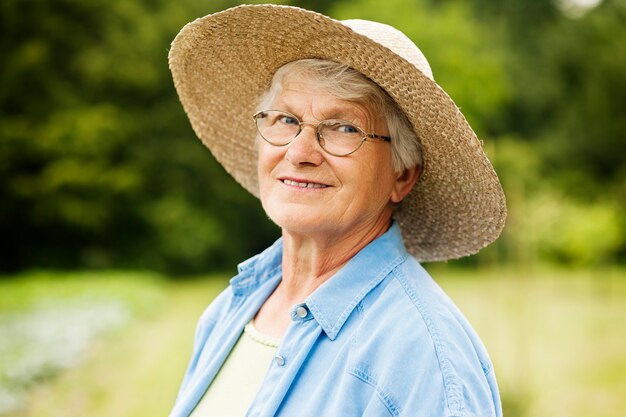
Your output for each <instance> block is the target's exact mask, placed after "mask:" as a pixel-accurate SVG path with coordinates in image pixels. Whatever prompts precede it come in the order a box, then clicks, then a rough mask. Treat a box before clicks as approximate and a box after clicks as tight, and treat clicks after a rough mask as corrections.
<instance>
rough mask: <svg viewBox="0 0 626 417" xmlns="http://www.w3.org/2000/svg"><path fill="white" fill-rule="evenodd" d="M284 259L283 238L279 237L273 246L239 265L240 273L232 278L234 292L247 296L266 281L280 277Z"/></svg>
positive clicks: (231, 284) (236, 294)
mask: <svg viewBox="0 0 626 417" xmlns="http://www.w3.org/2000/svg"><path fill="white" fill-rule="evenodd" d="M282 259H283V239H282V238H279V239H278V240H277V241H276V242H274V244H273V245H272V246H270V247H269V248H267V249H265V250H264V251H263V252H261V253H260V254H258V255H256V256H253V257H252V258H250V259H248V260H246V261H243V262H242V263H240V264H239V265H238V266H237V270H238V271H239V274H237V275H236V276H235V277H234V278H232V279H231V280H230V286H231V288H232V290H233V294H234V295H235V296H247V295H250V294H252V293H253V292H254V291H255V290H256V289H257V288H259V286H260V285H261V284H263V283H264V282H266V281H268V280H271V279H279V278H280V277H281V276H282Z"/></svg>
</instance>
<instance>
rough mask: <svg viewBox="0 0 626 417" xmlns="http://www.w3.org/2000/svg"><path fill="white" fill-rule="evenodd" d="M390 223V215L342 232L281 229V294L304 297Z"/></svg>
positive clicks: (299, 300)
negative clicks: (337, 234)
mask: <svg viewBox="0 0 626 417" xmlns="http://www.w3.org/2000/svg"><path fill="white" fill-rule="evenodd" d="M390 225H391V220H390V218H387V217H381V218H379V219H377V221H376V222H374V223H373V224H369V225H364V226H363V227H361V228H356V229H353V230H352V232H351V233H349V234H345V235H342V236H329V235H323V236H315V235H314V236H311V235H300V234H297V233H290V232H289V231H286V230H283V259H282V270H283V278H282V282H281V284H280V286H281V287H282V288H281V290H282V293H283V294H282V296H283V297H285V298H286V299H289V300H290V301H292V302H293V303H298V302H302V301H304V299H305V298H306V297H307V296H308V295H309V294H311V293H312V292H313V291H315V290H316V289H317V288H318V287H319V286H320V285H322V284H323V283H324V282H326V281H327V280H328V279H329V278H330V277H332V276H333V275H334V274H335V273H336V272H337V271H339V269H341V268H342V267H343V266H344V265H345V264H346V263H347V262H348V261H349V260H350V259H351V258H352V257H354V255H356V254H357V253H358V252H359V251H360V250H361V249H363V248H364V247H365V246H367V245H368V244H369V243H370V242H372V241H373V240H375V239H376V238H378V237H379V236H381V235H382V234H384V233H385V232H386V231H387V230H388V229H389V226H390Z"/></svg>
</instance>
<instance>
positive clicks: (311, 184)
mask: <svg viewBox="0 0 626 417" xmlns="http://www.w3.org/2000/svg"><path fill="white" fill-rule="evenodd" d="M282 181H283V184H286V185H291V186H293V187H300V188H326V187H328V186H327V185H325V184H318V183H315V182H300V181H294V180H288V179H284V180H282Z"/></svg>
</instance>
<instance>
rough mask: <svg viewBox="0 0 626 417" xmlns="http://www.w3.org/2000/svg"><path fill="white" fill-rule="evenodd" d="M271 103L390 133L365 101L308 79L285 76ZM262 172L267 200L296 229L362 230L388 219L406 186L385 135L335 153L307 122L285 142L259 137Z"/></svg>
mask: <svg viewBox="0 0 626 417" xmlns="http://www.w3.org/2000/svg"><path fill="white" fill-rule="evenodd" d="M268 109H273V110H284V111H287V112H289V113H291V114H293V115H295V116H297V117H298V118H299V119H300V120H301V121H304V122H311V123H317V122H320V121H322V120H326V119H342V120H346V121H349V122H351V123H353V124H354V125H356V126H359V127H361V128H362V129H363V130H365V131H367V132H368V133H376V134H378V135H387V134H388V131H387V126H386V123H385V122H384V119H382V117H380V118H373V117H372V116H371V114H370V112H368V110H367V109H366V108H365V107H363V106H360V105H358V104H355V103H351V102H348V101H345V100H340V99H338V98H336V97H334V96H332V95H330V94H328V93H326V92H323V91H319V90H318V89H316V88H315V85H311V84H310V83H308V82H307V80H303V79H298V78H293V79H290V80H286V81H285V83H284V88H283V90H282V92H281V93H280V94H279V95H278V96H277V98H276V100H275V101H274V102H273V103H272V105H271V107H269V108H268ZM258 174H259V186H260V192H261V202H262V204H263V208H264V209H265V211H266V212H267V214H268V216H269V217H270V218H271V219H272V220H273V221H274V222H275V223H276V224H277V225H279V226H280V227H281V228H282V229H283V230H284V231H286V232H289V233H295V234H303V235H321V236H323V237H324V236H325V237H328V238H332V237H333V236H341V237H343V238H346V237H349V236H350V234H358V232H359V231H364V230H366V229H367V228H368V227H369V226H372V227H373V226H374V225H375V224H380V223H378V222H380V221H381V220H382V221H386V222H388V221H389V220H390V218H391V212H392V209H391V207H392V203H393V202H398V201H400V200H401V199H402V198H403V197H404V194H406V192H404V191H403V190H400V186H399V180H398V174H396V173H395V172H394V170H393V166H392V160H391V146H390V144H389V143H388V142H379V141H366V142H365V143H364V144H363V145H362V146H361V148H359V150H357V151H356V152H355V153H353V154H351V155H349V156H345V157H337V156H333V155H330V154H328V153H326V152H324V150H323V149H322V148H321V147H320V145H319V143H318V142H317V139H316V135H315V129H314V128H313V127H311V126H310V125H305V127H303V130H302V131H301V132H300V134H299V135H298V137H297V138H296V139H295V140H294V141H292V142H291V143H290V144H289V145H287V146H273V145H271V144H269V143H267V142H265V141H264V140H259V164H258ZM305 184H307V185H308V184H312V185H314V186H311V185H309V186H306V187H304V185H305ZM407 192H408V191H407Z"/></svg>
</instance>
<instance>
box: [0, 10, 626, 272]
mask: <svg viewBox="0 0 626 417" xmlns="http://www.w3.org/2000/svg"><path fill="white" fill-rule="evenodd" d="M595 3H598V4H595V5H594V2H582V1H580V0H578V1H576V0H559V1H548V0H532V1H530V0H528V1H525V2H519V1H517V0H505V1H501V0H500V1H496V0H471V1H462V0H440V1H433V0H389V1H387V2H385V5H384V7H381V4H380V2H377V1H373V0H342V1H333V2H331V1H292V2H291V4H295V5H300V6H305V7H308V8H312V9H315V10H318V11H322V12H325V13H328V14H330V15H331V16H333V17H335V18H338V19H344V18H365V19H373V20H377V21H382V22H385V23H389V24H392V25H394V26H396V27H397V28H399V29H400V30H402V31H404V32H405V33H406V34H407V35H408V36H410V37H411V38H412V39H413V40H414V41H415V42H416V43H417V44H418V45H419V46H420V47H421V49H422V50H423V51H424V53H425V54H426V56H427V57H429V60H430V62H431V65H432V67H433V70H434V74H435V78H436V79H437V81H438V82H439V84H440V85H442V86H443V88H444V89H446V91H447V92H448V93H449V94H450V95H451V96H452V97H453V98H454V99H455V101H456V102H457V104H458V105H459V106H460V107H461V108H462V110H463V112H464V114H465V115H466V117H467V118H468V120H469V121H470V123H471V124H472V126H473V127H474V128H475V130H476V131H477V133H478V135H479V137H480V138H481V139H483V140H484V142H485V148H486V149H487V152H488V154H489V156H490V158H491V159H492V161H493V162H494V165H495V166H496V169H497V171H498V173H499V175H500V177H501V180H502V182H503V185H504V188H505V192H506V194H507V197H508V202H509V208H510V215H509V219H508V224H507V228H506V229H505V233H504V236H503V238H502V239H500V240H499V241H498V242H497V243H496V244H495V245H493V246H492V247H491V248H489V249H488V250H485V251H483V253H481V254H479V255H478V256H475V257H471V258H469V259H465V260H462V261H460V263H461V264H491V263H500V264H505V263H525V262H529V261H539V262H542V263H545V262H549V263H555V264H562V265H573V266H580V265H583V266H595V265H605V264H611V263H616V262H617V263H624V262H625V259H626V256H624V255H625V254H626V221H624V215H623V213H624V212H626V140H625V139H626V138H625V137H624V133H623V132H624V131H626V118H625V117H624V113H623V110H622V105H623V103H624V102H626V78H625V77H624V76H623V74H625V73H626V48H623V47H622V46H623V44H624V43H625V41H626V24H625V23H626V3H624V1H620V0H604V1H600V2H597V1H596V2H595ZM236 4H238V3H237V2H234V1H226V0H222V1H212V2H207V1H200V0H181V1H177V2H171V1H165V0H136V1H133V2H127V1H123V0H107V1H104V0H93V1H90V2H79V1H76V0H5V1H3V2H2V3H1V4H0V33H1V35H2V36H1V40H0V42H1V46H2V50H3V57H4V59H3V65H2V67H1V68H0V83H1V85H2V89H0V176H1V177H2V181H1V182H0V233H2V235H3V236H5V237H6V238H5V239H2V241H1V243H0V245H1V247H0V271H5V272H15V271H19V270H22V269H24V268H32V267H40V268H59V269H68V268H111V267H115V268H140V269H149V270H154V271H161V272H166V273H167V274H168V276H176V275H181V274H189V273H199V272H204V271H210V270H214V271H216V270H224V269H226V268H232V267H233V265H235V264H236V263H237V262H240V261H241V260H242V259H245V258H247V257H249V256H250V255H252V254H254V253H256V252H258V251H260V250H261V249H263V248H264V247H266V246H267V245H268V244H269V243H270V242H271V241H273V240H274V239H275V238H276V237H277V235H278V230H277V228H276V227H275V226H273V225H272V224H271V222H270V221H269V220H268V219H267V218H266V216H265V214H264V213H263V212H262V210H261V208H260V205H259V204H258V202H257V201H255V199H254V198H253V197H251V196H250V195H248V194H247V193H246V192H245V191H243V190H242V189H241V187H239V186H238V185H237V184H236V183H235V182H234V181H233V180H232V179H230V178H229V176H228V175H227V174H226V173H225V172H224V171H223V169H222V168H221V167H220V166H219V164H217V163H216V162H215V160H214V159H213V158H212V157H211V156H210V154H209V152H207V151H206V150H205V149H204V148H203V146H202V145H201V144H200V142H199V141H198V140H196V139H194V134H193V132H192V130H191V129H190V126H189V123H188V121H187V120H186V117H185V114H184V112H183V110H182V108H181V106H180V104H179V102H178V99H177V97H176V94H175V91H174V88H173V85H172V81H171V78H170V74H169V71H168V68H167V50H168V45H169V43H170V42H171V40H172V39H173V38H174V36H175V34H176V33H177V31H178V30H179V29H180V28H181V27H182V26H183V25H184V24H185V23H186V22H188V21H191V20H193V19H194V18H196V17H199V16H202V15H205V14H208V13H211V12H215V11H218V10H221V9H224V8H226V7H229V6H233V5H236ZM585 4H588V6H587V7H584V5H585Z"/></svg>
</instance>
